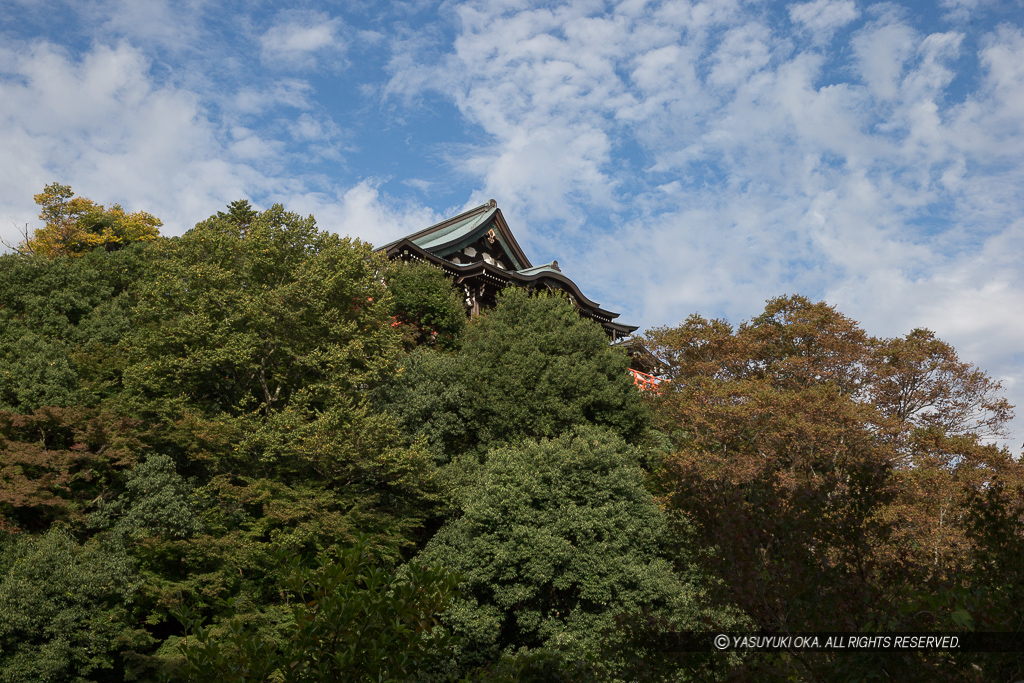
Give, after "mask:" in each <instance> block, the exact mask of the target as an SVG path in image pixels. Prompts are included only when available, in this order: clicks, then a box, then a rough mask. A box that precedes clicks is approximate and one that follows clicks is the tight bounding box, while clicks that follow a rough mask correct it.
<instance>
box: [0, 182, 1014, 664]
mask: <svg viewBox="0 0 1024 683" xmlns="http://www.w3.org/2000/svg"><path fill="white" fill-rule="evenodd" d="M36 200H37V202H38V203H39V204H40V206H41V208H42V213H41V215H40V217H41V219H42V220H43V221H44V226H43V227H42V228H40V229H39V230H38V231H36V232H35V234H34V235H32V236H26V242H24V243H23V244H22V245H20V247H19V248H18V249H16V250H14V251H13V252H11V253H8V254H6V255H3V256H0V452H2V455H0V681H2V682H3V683H14V682H22V681H24V682H29V681H82V682H84V681H96V682H100V681H104V682H105V681H148V680H189V681H219V682H224V683H227V682H232V681H264V680H266V681H384V680H394V681H422V682H434V681H454V680H468V681H591V680H608V681H612V680H621V681H633V680H637V681H688V680H695V681H743V680H758V681H794V680H796V681H819V680H821V681H861V680H898V681H933V680H948V681H999V680H1006V681H1011V680H1017V679H1019V678H1024V654H1021V653H955V654H949V653H928V652H923V653H922V652H912V651H911V652H904V653H899V654H889V653H861V654H855V653H851V654H843V653H832V652H819V653H792V652H780V653H760V654H746V655H740V654H736V653H716V652H710V651H707V652H679V651H676V650H675V649H673V648H672V647H671V643H672V642H673V637H674V636H676V635H678V634H683V633H690V632H720V631H749V632H757V631H772V632H789V631H794V632H796V631H847V632H854V631H855V632H876V631H941V632H954V631H964V632H968V631H1020V630H1022V629H1024V608H1022V605H1024V470H1022V465H1021V463H1020V462H1019V461H1017V460H1015V459H1014V458H1013V457H1012V456H1011V454H1010V453H1009V452H1007V451H1006V450H1001V449H999V448H997V447H995V446H993V445H990V438H991V437H993V436H997V435H999V434H1000V433H1001V430H1003V428H1004V427H1005V425H1006V423H1007V421H1008V420H1009V418H1010V416H1011V406H1009V405H1008V404H1007V402H1006V401H1005V399H1003V398H1002V397H1001V395H1000V387H999V385H998V384H997V383H996V382H994V381H993V380H991V379H990V378H989V377H988V376H987V375H986V374H985V373H984V372H982V371H981V370H979V369H978V368H976V367H974V366H972V365H971V364H970V363H967V362H964V361H962V360H961V359H959V358H958V356H957V354H956V351H955V350H954V349H953V348H952V347H951V346H949V345H948V344H946V343H944V342H943V341H942V340H940V339H937V338H936V337H935V335H934V334H932V333H931V332H929V331H927V330H913V331H911V332H909V333H908V334H907V335H906V336H905V337H898V338H893V339H880V338H875V337H872V336H870V335H869V334H868V333H867V332H866V331H864V330H862V329H861V328H860V327H859V325H858V324H857V323H856V322H855V321H853V320H851V319H850V318H848V317H846V316H844V315H843V314H842V313H840V312H839V311H837V310H835V309H834V308H833V307H830V306H828V305H827V304H825V303H814V302H812V301H810V300H808V299H806V298H803V297H800V296H787V297H780V298H775V299H771V300H769V301H768V303H767V305H766V307H765V310H764V312H763V313H762V314H761V315H759V316H758V317H756V318H754V319H752V320H749V321H747V322H745V323H743V324H741V325H739V326H738V327H734V326H732V325H730V324H729V323H727V322H725V321H722V320H707V319H704V318H701V317H699V316H692V317H690V318H689V319H687V320H686V321H684V322H682V323H681V324H679V325H678V326H675V327H665V328H659V329H656V330H652V331H650V332H649V333H648V334H647V336H646V339H645V344H646V345H647V348H649V349H650V350H651V351H652V352H653V353H654V354H655V355H656V356H657V357H658V358H660V359H661V360H662V361H664V363H665V366H666V368H667V370H666V378H667V379H668V381H666V382H663V383H662V384H661V385H660V390H659V391H657V392H641V391H639V390H638V389H637V387H636V386H635V385H634V384H633V381H632V379H631V377H630V376H629V374H628V373H627V368H628V366H629V358H628V357H627V355H626V354H625V353H624V352H623V351H622V350H621V349H620V348H617V347H615V346H611V345H610V344H609V341H608V338H607V336H606V335H605V333H604V332H603V330H602V329H601V328H600V326H598V325H597V324H596V323H593V322H591V321H588V320H584V319H582V318H581V317H580V316H579V315H577V313H576V311H575V310H574V308H573V306H572V304H571V303H570V302H569V301H568V300H567V299H566V298H564V297H560V296H554V295H548V294H539V293H533V294H531V293H528V292H525V291H523V290H519V289H508V290H506V291H505V292H503V293H502V295H500V296H499V299H498V305H497V306H496V308H494V309H492V310H489V311H487V312H485V313H484V314H483V315H481V316H479V317H476V318H473V319H472V320H467V318H466V315H465V312H464V311H465V309H464V306H463V302H462V300H461V298H460V296H459V295H458V294H457V293H456V292H455V291H454V290H453V288H452V286H451V283H450V282H449V280H448V279H447V278H446V277H445V276H444V275H443V273H441V272H440V271H438V270H435V269H433V268H431V267H429V266H424V265H415V264H403V263H400V262H391V263H389V262H387V261H386V260H385V259H384V258H383V257H382V256H381V255H380V254H377V253H375V252H374V251H373V249H372V247H371V245H369V244H366V243H363V242H360V241H359V240H353V239H349V238H343V237H339V236H337V235H335V234H332V233H331V232H329V231H325V230H322V229H320V228H319V227H318V226H317V225H316V223H315V221H314V219H313V218H312V217H305V218H304V217H301V216H298V215H296V214H293V213H289V212H287V211H285V209H284V208H282V207H281V206H274V207H272V208H270V209H268V210H267V211H263V212H258V211H255V210H254V209H252V208H251V207H250V206H249V204H248V202H245V201H239V202H234V203H232V204H231V205H230V206H229V207H227V209H226V210H225V211H224V212H219V213H218V214H217V215H214V216H211V217H210V218H208V219H206V220H204V221H202V222H200V223H198V224H197V225H196V226H195V227H194V228H193V229H192V230H190V231H188V232H187V233H186V234H185V235H183V236H181V237H174V238H166V237H161V236H160V235H159V233H158V228H159V226H160V221H159V220H158V219H156V218H155V217H153V216H151V215H149V214H146V213H144V212H138V213H131V214H129V213H126V212H125V211H124V210H123V209H121V207H117V206H115V207H112V208H110V209H107V208H105V207H104V206H102V205H99V204H96V203H95V202H92V201H91V200H88V199H84V198H80V197H74V195H73V192H72V191H71V189H70V188H68V187H66V186H61V185H56V184H55V185H50V186H47V187H46V189H45V190H44V192H43V193H41V194H40V195H37V197H36Z"/></svg>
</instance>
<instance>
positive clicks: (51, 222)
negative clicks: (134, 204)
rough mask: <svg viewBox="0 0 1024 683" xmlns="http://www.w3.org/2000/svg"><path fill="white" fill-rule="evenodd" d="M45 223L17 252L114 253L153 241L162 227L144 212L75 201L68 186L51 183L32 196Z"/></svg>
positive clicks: (52, 254)
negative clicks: (128, 246)
mask: <svg viewBox="0 0 1024 683" xmlns="http://www.w3.org/2000/svg"><path fill="white" fill-rule="evenodd" d="M35 201H36V204H38V205H39V206H40V207H42V210H41V211H40V213H39V218H40V219H41V220H43V221H44V222H45V225H44V226H43V227H42V228H39V229H37V230H36V231H35V233H34V234H33V236H32V238H31V239H29V240H27V241H26V242H25V243H24V244H23V245H22V246H21V248H20V251H22V252H26V253H33V254H39V255H41V256H45V257H47V258H54V257H59V256H71V257H75V256H81V255H83V254H85V253H87V252H90V251H92V250H93V249H94V248H96V247H103V248H104V249H105V250H107V251H114V250H117V249H120V248H122V247H124V246H125V245H127V244H128V243H129V242H139V241H146V240H154V239H156V237H157V235H158V234H159V230H158V228H159V227H160V226H161V225H163V223H162V222H161V221H160V219H159V218H157V217H156V216H153V215H152V214H149V213H146V212H145V211H136V212H134V213H126V212H125V210H124V209H122V208H121V206H120V205H119V204H115V205H113V206H112V207H110V209H106V208H104V207H103V205H102V204H97V203H96V202H94V201H93V200H91V199H86V198H85V197H75V196H74V192H73V191H72V190H71V187H70V186H68V185H61V184H60V183H51V184H49V185H47V186H46V187H45V188H44V189H43V191H42V192H41V193H39V194H37V195H36V196H35Z"/></svg>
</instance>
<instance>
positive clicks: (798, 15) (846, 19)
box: [789, 0, 860, 42]
mask: <svg viewBox="0 0 1024 683" xmlns="http://www.w3.org/2000/svg"><path fill="white" fill-rule="evenodd" d="M859 16H860V12H859V11H858V10H857V5H856V3H855V2H853V0H814V1H813V2H803V3H799V4H795V5H790V6H789V18H790V20H791V21H792V22H793V23H795V24H800V25H801V26H803V27H804V28H805V29H806V30H807V31H809V32H810V33H811V34H812V35H813V36H814V38H815V41H816V42H824V41H825V40H827V39H829V38H831V37H832V34H833V33H834V32H835V31H836V29H839V28H842V27H843V26H846V25H847V24H849V23H850V22H852V21H854V20H855V19H857V17H859Z"/></svg>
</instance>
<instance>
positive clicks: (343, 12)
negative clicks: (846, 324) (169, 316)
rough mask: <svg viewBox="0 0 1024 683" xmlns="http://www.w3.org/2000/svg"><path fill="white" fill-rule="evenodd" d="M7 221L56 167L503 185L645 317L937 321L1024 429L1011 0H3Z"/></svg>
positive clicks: (182, 175) (368, 214) (296, 182)
mask: <svg viewBox="0 0 1024 683" xmlns="http://www.w3.org/2000/svg"><path fill="white" fill-rule="evenodd" d="M0 38H2V40H0V160H2V163H0V234H2V236H3V237H4V238H5V239H6V240H7V241H8V242H10V241H12V240H15V241H16V237H17V234H18V228H19V227H23V226H25V225H28V226H29V228H30V229H31V228H33V227H37V226H38V225H39V222H38V219H37V218H36V213H37V208H36V207H35V205H34V204H33V202H32V195H33V194H35V193H37V192H39V191H40V190H41V189H42V187H43V185H45V184H46V183H48V182H54V181H58V182H61V183H65V184H70V185H71V186H72V188H73V189H74V190H75V191H76V192H77V193H79V194H82V195H85V196H88V197H91V198H92V199H94V200H96V201H99V202H101V203H105V204H109V203H114V202H118V203H121V204H122V205H123V206H124V207H125V208H126V209H130V210H139V209H143V210H147V211H150V212H151V213H154V214H156V215H157V216H159V217H161V218H162V219H163V221H164V224H165V227H164V233H165V234H180V233H182V232H184V231H185V230H187V229H188V228H189V227H190V226H191V225H193V224H194V223H196V222H197V221H199V220H201V219H203V218H205V217H206V216H209V215H210V214H212V213H214V212H215V211H216V210H217V209H219V208H223V206H224V205H225V204H227V202H229V201H231V200H234V199H238V198H242V197H245V198H249V199H250V200H251V201H252V202H253V203H254V204H255V205H256V206H258V207H262V208H265V207H267V206H269V205H271V204H273V203H275V202H280V203H283V204H284V205H285V206H286V207H287V208H289V209H291V210H294V211H298V212H301V213H312V214H314V215H315V216H316V217H317V219H318V222H319V224H320V225H321V227H323V228H326V229H330V230H334V231H337V232H340V233H343V234H351V235H353V236H357V237H361V238H363V239H366V240H369V241H371V242H373V243H376V244H382V243H384V242H385V241H388V240H390V239H393V238H396V237H400V236H402V235H403V234H406V233H408V232H412V231H413V230H416V229H419V228H421V227H425V226H426V225H429V224H430V223H432V222H435V221H436V220H440V219H441V218H444V217H446V216H448V215H451V214H453V213H457V212H458V211H460V210H462V209H465V208H468V207H472V206H475V205H477V204H480V203H482V202H484V201H486V200H487V199H488V198H491V197H493V198H495V199H496V200H497V201H498V205H499V206H500V207H501V208H502V211H503V212H504V213H505V216H506V218H507V219H508V221H509V223H510V225H511V227H512V229H513V231H514V232H515V233H516V235H517V236H518V237H519V239H520V242H521V243H522V244H523V246H524V248H525V249H526V251H527V254H528V255H529V256H530V257H531V259H532V260H533V261H534V262H535V263H543V262H546V261H549V260H551V259H553V258H557V259H558V260H559V262H560V264H561V265H562V267H563V270H564V271H566V273H567V274H568V275H569V276H570V277H572V278H573V279H575V280H576V281H577V282H578V283H579V284H580V286H581V288H582V289H583V291H584V292H586V293H587V294H588V295H589V296H590V297H591V298H592V299H594V300H596V301H599V302H601V303H602V304H603V305H604V306H606V307H607V308H610V309H612V310H617V311H621V312H622V314H623V315H622V317H621V318H620V319H621V320H622V321H624V322H627V323H633V324H640V325H642V326H643V327H654V326H660V325H673V324H676V323H678V322H679V321H681V320H683V319H684V318H685V317H686V316H687V315H689V314H690V313H694V312H699V313H701V314H702V315H705V316H708V317H725V318H727V319H729V320H730V321H732V322H734V323H738V322H740V321H742V320H744V319H746V318H749V317H751V316H752V315H755V314H757V313H758V312H759V311H760V310H761V309H762V308H763V305H764V301H765V299H767V298H769V297H772V296H776V295H780V294H787V293H801V294H805V295H807V296H809V297H812V298H814V299H824V300H826V301H828V302H829V303H831V304H834V305H836V306H837V307H838V308H839V309H840V310H841V311H843V312H844V313H846V314H847V315H849V316H851V317H853V318H855V319H857V320H859V321H860V322H861V323H862V324H863V326H864V327H865V328H866V329H867V331H868V332H869V333H871V334H875V335H879V336H896V335H902V334H906V333H907V332H909V331H910V330H911V329H912V328H914V327H928V328H931V329H933V330H935V331H936V332H937V333H938V334H939V335H940V336H941V337H942V338H944V339H946V340H948V341H950V342H952V343H954V344H955V345H956V347H957V348H958V350H959V351H960V353H961V356H962V357H963V358H965V359H967V360H970V361H972V362H974V363H977V364H978V365H979V366H981V367H982V368H983V369H985V370H986V371H988V372H989V373H990V374H991V375H992V376H993V377H995V378H997V379H999V380H1000V381H1002V382H1003V385H1004V386H1005V388H1006V390H1007V394H1008V395H1009V397H1010V399H1011V401H1013V402H1014V403H1015V404H1017V405H1019V406H1021V410H1020V411H1019V412H1020V413H1021V414H1022V418H1019V419H1018V420H1017V421H1016V423H1015V425H1014V430H1013V431H1014V433H1013V436H1012V438H1011V439H1010V440H1008V441H1006V442H1005V443H1006V445H1008V446H1010V447H1011V448H1012V450H1013V451H1014V452H1019V450H1020V444H1021V443H1022V441H1024V344H1022V339H1024V211H1022V209H1024V2H1022V0H940V1H939V2H938V3H917V2H915V3H889V2H880V3H875V2H870V1H862V0H811V1H810V2H803V1H798V2H791V3H787V2H763V1H754V2H743V1H741V0H708V1H706V2H705V1H693V2H691V1H688V0H664V1H660V2H659V1H651V2H645V1H644V0H624V1H623V2H612V1H607V2H601V1H598V0H578V1H575V2H569V3H540V2H537V3H533V2H528V1H527V0H469V1H466V2H441V3H435V2H429V1H428V0H407V1H405V2H401V1H400V2H375V1H374V0H351V1H349V2H328V1H321V2H302V1H296V2H290V3H271V2H262V3H261V2H259V1H249V2H236V3H232V2H213V1H207V0H182V1H180V2H174V1H173V0H75V1H74V2H66V1H63V0H0Z"/></svg>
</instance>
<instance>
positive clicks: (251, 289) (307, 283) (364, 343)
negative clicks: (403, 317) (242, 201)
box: [125, 206, 399, 416]
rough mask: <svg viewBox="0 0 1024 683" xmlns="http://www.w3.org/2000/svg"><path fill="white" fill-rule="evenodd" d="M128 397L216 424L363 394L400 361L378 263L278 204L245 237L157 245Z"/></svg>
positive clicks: (221, 229)
mask: <svg viewBox="0 0 1024 683" xmlns="http://www.w3.org/2000/svg"><path fill="white" fill-rule="evenodd" d="M154 247H155V248H154V249H153V250H152V254H151V259H152V261H151V263H150V268H149V271H148V277H147V278H146V280H144V281H142V282H140V283H139V285H138V308H137V329H136V331H135V332H134V333H133V334H132V335H131V336H130V337H129V338H128V340H127V345H128V346H129V352H128V355H129V366H128V367H127V368H126V370H125V385H126V388H127V389H128V390H129V391H130V392H132V393H133V394H135V395H136V396H137V397H139V398H140V399H141V400H154V401H159V400H167V399H170V400H174V399H181V400H184V401H186V402H187V403H188V404H189V405H190V406H193V407H195V408H197V409H199V410H200V411H202V412H204V413H206V414H208V415H217V414H220V413H225V414H227V415H231V416H238V415H243V414H255V413H262V414H263V415H264V416H269V415H270V414H271V413H272V412H273V411H275V410H282V409H284V407H285V406H289V407H290V408H291V410H294V411H298V412H302V413H309V412H310V411H315V410H320V409H322V408H323V407H325V406H326V405H327V404H328V403H331V404H338V403H341V402H344V401H345V400H346V399H348V400H351V399H354V398H355V397H357V396H358V395H359V393H360V391H361V388H362V387H363V386H364V385H367V384H372V383H374V382H376V381H377V380H378V379H380V377H381V376H382V373H383V372H385V371H386V370H387V369H388V367H389V366H390V364H391V363H392V362H393V360H394V358H395V355H396V354H397V352H398V341H399V340H398V335H397V334H396V333H395V332H394V331H393V330H392V329H391V319H390V311H389V310H388V306H387V304H386V296H385V294H386V290H385V288H384V285H383V283H382V282H381V281H380V278H379V275H378V273H379V271H380V270H381V269H382V268H383V263H382V262H381V260H380V257H379V256H377V255H374V254H372V253H371V251H370V249H369V247H368V246H367V245H364V244H362V243H360V242H358V241H356V242H353V241H351V240H348V239H342V238H339V237H337V236H335V235H332V234H329V233H325V232H320V231H319V230H317V228H316V224H315V221H314V220H313V218H312V217H309V218H301V217H299V216H297V215H295V214H291V213H287V212H285V211H284V210H283V209H282V208H281V207H280V206H274V207H273V208H271V209H270V210H268V211H266V212H264V213H262V214H260V215H259V217H258V218H256V219H254V220H253V221H252V223H251V225H250V226H249V227H248V229H247V230H245V231H244V232H243V231H241V229H240V228H238V226H236V225H235V224H234V223H229V222H227V221H225V220H222V219H219V218H214V219H210V220H208V221H205V222H203V223H200V224H199V225H197V226H196V227H195V229H193V230H191V231H189V232H188V233H187V234H186V235H184V236H183V237H180V238H175V239H171V240H166V241H163V242H160V243H158V244H156V245H154Z"/></svg>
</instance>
